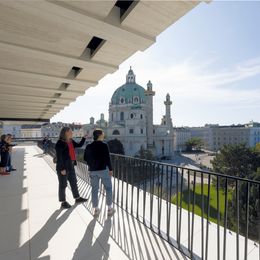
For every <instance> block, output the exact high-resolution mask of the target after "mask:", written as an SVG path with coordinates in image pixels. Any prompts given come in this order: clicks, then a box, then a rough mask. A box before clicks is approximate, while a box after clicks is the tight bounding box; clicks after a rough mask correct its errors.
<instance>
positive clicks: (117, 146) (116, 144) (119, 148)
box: [107, 139, 125, 154]
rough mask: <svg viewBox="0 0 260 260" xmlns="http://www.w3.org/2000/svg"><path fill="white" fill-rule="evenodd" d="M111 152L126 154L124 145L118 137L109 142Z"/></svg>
mask: <svg viewBox="0 0 260 260" xmlns="http://www.w3.org/2000/svg"><path fill="white" fill-rule="evenodd" d="M107 144H108V147H109V150H110V152H111V153H115V154H125V151H124V146H123V144H122V143H121V142H120V141H119V140H118V139H113V140H110V141H108V142H107Z"/></svg>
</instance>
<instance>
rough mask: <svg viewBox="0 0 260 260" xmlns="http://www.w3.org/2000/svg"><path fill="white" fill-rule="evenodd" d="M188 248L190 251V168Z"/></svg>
mask: <svg viewBox="0 0 260 260" xmlns="http://www.w3.org/2000/svg"><path fill="white" fill-rule="evenodd" d="M188 250H189V252H190V170H188Z"/></svg>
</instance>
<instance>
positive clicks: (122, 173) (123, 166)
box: [121, 158, 126, 208]
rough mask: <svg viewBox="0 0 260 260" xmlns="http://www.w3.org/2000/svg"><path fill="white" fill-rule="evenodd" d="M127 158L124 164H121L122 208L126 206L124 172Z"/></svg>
mask: <svg viewBox="0 0 260 260" xmlns="http://www.w3.org/2000/svg"><path fill="white" fill-rule="evenodd" d="M125 168H126V167H125V158H123V162H122V164H121V208H123V206H124V184H125V181H124V172H125Z"/></svg>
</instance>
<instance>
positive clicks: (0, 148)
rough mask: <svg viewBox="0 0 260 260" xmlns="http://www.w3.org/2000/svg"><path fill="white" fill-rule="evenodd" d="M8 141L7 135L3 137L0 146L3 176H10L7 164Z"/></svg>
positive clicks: (0, 172)
mask: <svg viewBox="0 0 260 260" xmlns="http://www.w3.org/2000/svg"><path fill="white" fill-rule="evenodd" d="M7 140H8V137H7V135H1V144H0V154H1V162H0V174H1V175H9V174H10V172H7V164H8V160H9V144H8V143H7Z"/></svg>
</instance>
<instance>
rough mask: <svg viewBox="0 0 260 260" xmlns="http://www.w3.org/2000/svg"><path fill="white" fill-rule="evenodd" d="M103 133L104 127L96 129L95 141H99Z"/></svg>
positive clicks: (94, 133)
mask: <svg viewBox="0 0 260 260" xmlns="http://www.w3.org/2000/svg"><path fill="white" fill-rule="evenodd" d="M102 134H103V130H102V129H96V130H94V132H93V139H94V141H97V139H98V138H99V136H101V135H102Z"/></svg>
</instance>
